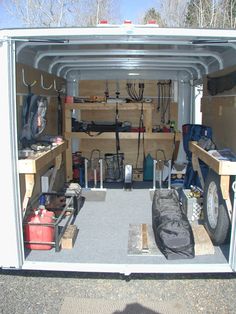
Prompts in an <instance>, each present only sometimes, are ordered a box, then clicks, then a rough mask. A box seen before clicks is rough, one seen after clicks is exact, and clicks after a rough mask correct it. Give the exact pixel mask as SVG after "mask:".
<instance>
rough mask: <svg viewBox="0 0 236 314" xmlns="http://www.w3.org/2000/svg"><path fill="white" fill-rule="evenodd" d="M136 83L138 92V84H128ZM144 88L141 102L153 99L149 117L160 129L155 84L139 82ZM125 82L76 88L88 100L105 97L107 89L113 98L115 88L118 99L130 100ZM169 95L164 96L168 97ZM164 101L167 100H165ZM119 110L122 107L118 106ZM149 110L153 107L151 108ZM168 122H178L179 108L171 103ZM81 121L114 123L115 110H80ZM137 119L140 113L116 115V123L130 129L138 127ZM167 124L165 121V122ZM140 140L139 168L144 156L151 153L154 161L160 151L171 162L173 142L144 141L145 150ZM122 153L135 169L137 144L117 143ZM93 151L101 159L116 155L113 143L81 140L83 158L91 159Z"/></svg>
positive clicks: (112, 141) (104, 82)
mask: <svg viewBox="0 0 236 314" xmlns="http://www.w3.org/2000/svg"><path fill="white" fill-rule="evenodd" d="M131 82H133V83H135V86H136V90H137V91H138V83H139V81H131ZM142 82H144V84H145V89H144V99H145V98H152V99H153V104H154V105H153V114H152V125H153V127H155V126H160V125H162V123H161V119H160V111H158V110H157V96H158V93H157V90H158V89H157V81H148V80H146V81H142ZM126 83H127V81H119V84H117V82H116V81H108V82H106V81H81V82H80V84H79V92H80V96H83V97H89V96H104V90H105V88H106V87H107V86H108V89H109V95H110V97H114V98H115V97H116V94H115V93H116V90H117V87H118V88H119V91H120V95H119V97H120V98H124V99H125V98H129V96H128V93H127V90H126ZM168 96H169V95H167V94H166V95H165V97H168ZM165 100H167V98H166V99H165ZM120 106H122V105H120ZM150 106H152V105H151V104H150ZM170 111H171V112H170V113H171V114H170V120H172V121H175V122H176V126H177V121H178V104H177V103H175V102H171V105H170ZM80 117H81V119H82V120H85V121H113V122H114V121H115V109H114V110H106V111H105V110H96V111H91V110H90V111H89V110H88V111H86V110H83V111H81V112H80ZM139 119H140V110H128V111H125V110H120V111H119V121H122V122H123V121H129V122H131V123H132V126H133V127H137V126H138V125H139ZM166 122H167V121H166ZM142 143H143V142H142V140H141V143H140V155H139V160H138V167H142V165H143V152H145V155H147V154H148V153H150V154H151V155H152V157H153V158H156V154H157V150H163V151H164V152H165V155H166V158H167V159H171V158H172V154H173V149H174V143H173V140H157V139H156V140H153V139H152V140H150V139H145V141H144V150H143V145H142ZM120 146H121V152H123V153H124V154H125V163H129V164H130V163H131V164H133V165H136V159H137V153H138V141H137V140H127V139H125V140H124V139H122V140H120ZM93 149H99V150H100V151H101V155H102V156H104V155H105V154H106V153H115V152H116V143H115V140H110V139H107V140H100V139H99V137H98V138H95V139H92V138H91V139H82V140H80V147H79V150H80V151H81V152H82V154H83V155H84V156H85V157H87V158H90V156H91V151H92V150H93Z"/></svg>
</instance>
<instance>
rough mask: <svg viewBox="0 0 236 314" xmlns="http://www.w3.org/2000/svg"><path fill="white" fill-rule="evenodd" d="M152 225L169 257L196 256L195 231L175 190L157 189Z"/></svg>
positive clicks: (154, 197) (162, 249)
mask: <svg viewBox="0 0 236 314" xmlns="http://www.w3.org/2000/svg"><path fill="white" fill-rule="evenodd" d="M152 227H153V232H154V235H155V240H156V244H157V246H158V248H159V249H160V251H161V252H162V253H163V254H164V255H165V257H166V258H167V259H170V260H174V259H186V258H194V256H195V253H194V238H193V232H192V229H191V226H190V223H189V221H188V219H187V217H186V215H185V214H184V213H183V212H182V209H181V207H180V204H179V200H178V195H177V192H176V191H175V190H166V189H164V190H156V191H155V193H154V196H153V203H152Z"/></svg>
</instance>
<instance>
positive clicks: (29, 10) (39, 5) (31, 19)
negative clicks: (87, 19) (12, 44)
mask: <svg viewBox="0 0 236 314" xmlns="http://www.w3.org/2000/svg"><path fill="white" fill-rule="evenodd" d="M4 5H5V7H6V9H7V10H8V12H9V13H10V14H11V15H13V16H15V17H16V18H17V19H19V20H21V22H22V24H23V25H24V26H26V27H35V26H41V27H58V26H71V25H75V19H74V16H75V14H74V12H76V11H77V10H78V5H79V1H78V0H8V1H7V0H5V1H4Z"/></svg>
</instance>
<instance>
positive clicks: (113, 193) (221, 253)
mask: <svg viewBox="0 0 236 314" xmlns="http://www.w3.org/2000/svg"><path fill="white" fill-rule="evenodd" d="M96 198H97V195H96ZM90 199H91V198H90ZM151 206H152V203H151V198H150V192H149V190H148V189H133V190H132V191H130V192H126V191H124V190H122V189H108V190H107V193H106V198H105V201H96V202H93V201H85V204H84V206H83V208H82V209H81V211H80V213H79V215H78V216H77V219H76V222H75V224H76V225H77V226H78V229H79V233H78V236H77V239H76V242H75V245H74V247H73V249H70V250H65V249H64V250H61V251H60V252H57V253H56V252H55V250H54V249H51V250H49V251H37V250H32V251H30V250H28V251H26V261H40V262H46V261H48V262H60V263H62V262H64V263H103V264H107V263H109V264H172V263H174V264H176V263H184V264H189V263H190V264H192V263H202V264H211V263H213V264H218V263H219V264H222V263H227V258H228V248H227V247H224V248H223V249H224V250H223V249H222V248H221V249H220V248H218V247H215V254H214V255H204V256H197V257H195V258H194V259H189V260H178V261H176V260H175V261H167V260H166V258H165V257H164V256H163V255H162V254H156V255H152V254H130V252H129V248H128V242H129V231H130V225H138V224H143V223H146V224H149V225H150V224H151Z"/></svg>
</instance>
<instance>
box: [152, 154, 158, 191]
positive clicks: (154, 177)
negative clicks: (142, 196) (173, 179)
mask: <svg viewBox="0 0 236 314" xmlns="http://www.w3.org/2000/svg"><path fill="white" fill-rule="evenodd" d="M156 165H157V161H156V160H153V190H156Z"/></svg>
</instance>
